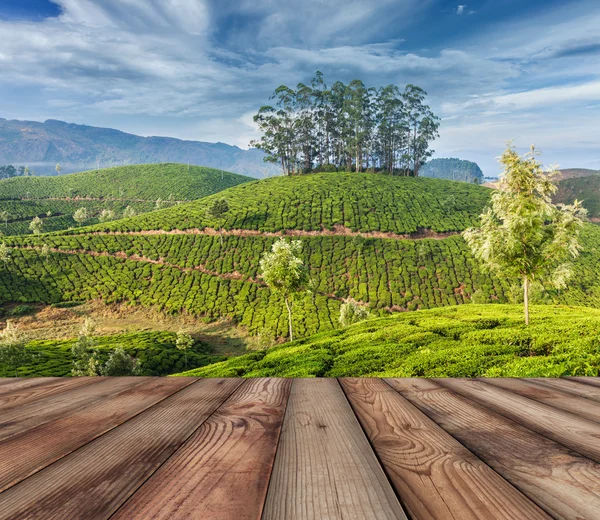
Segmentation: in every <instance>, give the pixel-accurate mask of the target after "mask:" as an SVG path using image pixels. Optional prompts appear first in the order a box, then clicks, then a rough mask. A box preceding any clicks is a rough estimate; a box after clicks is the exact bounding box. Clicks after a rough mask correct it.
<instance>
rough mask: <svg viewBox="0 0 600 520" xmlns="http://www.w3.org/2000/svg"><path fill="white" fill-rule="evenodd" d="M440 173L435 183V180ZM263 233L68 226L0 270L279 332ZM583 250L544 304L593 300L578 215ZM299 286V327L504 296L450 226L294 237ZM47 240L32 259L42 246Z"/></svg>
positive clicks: (50, 291)
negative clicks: (302, 282)
mask: <svg viewBox="0 0 600 520" xmlns="http://www.w3.org/2000/svg"><path fill="white" fill-rule="evenodd" d="M441 182H444V181H441ZM274 240H276V238H275V237H270V236H268V237H263V236H236V235H229V236H225V237H223V246H221V244H220V240H219V237H218V236H215V235H204V234H150V235H146V234H116V235H115V234H85V235H83V234H79V235H71V236H69V235H66V236H65V235H48V236H42V237H13V238H9V239H7V240H6V243H7V245H9V246H10V247H12V248H14V249H13V251H12V253H13V254H12V259H11V261H10V262H9V263H8V264H7V265H6V266H5V267H4V268H3V269H0V294H1V295H2V296H1V297H2V299H4V300H7V301H20V302H40V301H42V302H58V301H63V300H75V301H81V300H90V299H103V300H105V301H107V302H121V301H126V302H132V303H136V304H141V305H146V306H156V307H159V308H161V309H163V310H165V311H168V312H171V313H179V312H182V311H186V312H191V313H194V314H198V315H205V316H212V317H219V316H229V317H232V318H234V319H235V320H236V321H237V322H238V323H239V324H241V325H243V326H245V327H247V328H248V330H249V332H250V333H251V334H262V335H265V336H266V337H273V336H284V335H285V333H286V327H287V323H286V314H285V312H284V305H283V302H282V301H281V299H280V298H279V297H278V296H277V295H276V294H273V293H272V292H271V291H270V290H269V289H268V288H267V287H266V286H265V285H264V284H263V283H262V281H261V280H260V279H259V276H258V275H259V273H258V259H259V258H260V255H261V254H262V253H263V252H264V251H266V250H268V249H269V248H270V246H271V244H272V243H273V241H274ZM583 241H584V244H585V250H584V252H583V254H582V255H581V257H580V258H579V259H578V260H577V264H576V273H575V277H574V281H573V284H572V287H571V288H570V289H569V291H567V292H564V291H563V292H562V293H561V292H556V291H554V292H552V291H550V292H547V293H544V294H542V295H540V296H539V298H540V299H541V301H544V302H546V303H550V302H555V303H557V302H558V303H569V304H572V305H599V304H600V282H599V280H600V277H599V276H598V269H597V266H596V264H597V262H596V260H595V259H596V258H597V254H598V252H599V251H600V230H599V229H598V228H597V227H596V226H592V225H587V226H586V227H585V229H584V232H583ZM302 242H303V253H302V256H303V260H304V262H305V263H306V265H308V266H309V269H310V278H311V283H310V288H311V292H310V293H308V294H306V295H305V296H303V297H301V298H300V299H299V300H297V301H296V302H295V304H294V322H295V327H296V330H297V333H298V334H299V335H302V336H304V335H308V334H312V333H315V332H319V331H323V330H329V329H331V328H335V327H336V326H337V318H338V312H339V307H340V305H341V302H342V301H343V300H344V299H346V298H350V299H353V300H356V301H357V302H360V303H362V304H364V305H366V306H368V307H369V308H370V309H371V312H372V313H373V314H385V313H387V312H389V311H401V310H416V309H427V308H432V307H439V306H445V305H452V304H457V303H458V304H461V303H466V302H469V301H470V300H471V297H472V296H473V295H474V294H475V295H476V296H477V301H479V302H482V301H491V302H494V301H495V302H499V303H505V302H507V301H508V293H509V287H508V285H507V284H506V282H501V281H499V280H497V279H495V278H493V277H490V276H489V275H487V274H483V273H482V272H481V270H480V269H479V267H478V265H477V264H476V262H475V261H474V260H473V259H472V257H471V255H470V253H469V252H468V250H467V247H466V244H465V243H464V241H463V239H462V237H460V236H450V237H448V238H445V239H443V240H434V239H419V240H397V239H380V238H367V239H358V238H356V237H354V236H311V237H304V238H303V239H302ZM44 244H45V245H47V246H48V247H49V248H50V251H51V252H50V254H49V255H48V256H47V257H44V256H43V255H42V254H41V253H42V252H41V249H42V247H43V245H44Z"/></svg>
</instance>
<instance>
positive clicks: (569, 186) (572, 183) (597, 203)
mask: <svg viewBox="0 0 600 520" xmlns="http://www.w3.org/2000/svg"><path fill="white" fill-rule="evenodd" d="M554 199H555V201H556V202H562V203H565V204H570V203H572V202H573V201H574V200H575V199H577V200H582V201H583V206H584V207H585V208H586V209H587V210H588V217H589V218H590V219H592V220H598V219H600V175H589V176H587V177H576V178H572V179H565V180H564V181H560V182H559V183H558V192H557V193H556V196H555V197H554Z"/></svg>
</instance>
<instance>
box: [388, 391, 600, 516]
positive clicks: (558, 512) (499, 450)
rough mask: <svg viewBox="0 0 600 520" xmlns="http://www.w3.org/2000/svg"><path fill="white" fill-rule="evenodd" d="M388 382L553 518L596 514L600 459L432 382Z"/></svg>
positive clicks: (599, 505) (599, 485)
mask: <svg viewBox="0 0 600 520" xmlns="http://www.w3.org/2000/svg"><path fill="white" fill-rule="evenodd" d="M387 381H388V383H389V384H390V385H392V386H393V387H394V388H395V389H396V390H398V391H399V392H401V393H402V395H403V396H404V397H406V398H407V399H408V400H409V401H410V402H411V403H412V404H414V405H415V406H416V407H418V408H419V410H421V411H422V412H423V413H425V414H426V415H427V416H428V417H430V418H431V419H433V420H434V421H435V422H436V423H437V424H439V425H440V426H441V427H442V428H443V429H444V430H445V431H447V432H448V433H449V434H451V435H452V436H453V437H455V438H456V439H457V440H458V441H460V442H461V443H462V444H463V445H464V446H466V447H467V448H469V449H470V450H471V451H472V452H473V453H475V454H476V455H477V456H478V457H479V458H481V459H482V460H484V461H485V462H486V463H487V464H489V465H490V466H491V467H492V468H494V470H496V471H497V472H498V473H499V474H500V475H502V476H503V477H504V478H505V479H507V480H508V481H509V482H511V483H512V484H513V485H514V486H515V487H517V488H518V489H520V490H521V491H522V492H523V493H524V494H525V495H527V496H528V497H529V498H530V499H531V500H533V501H534V502H536V503H537V504H538V505H539V506H540V507H541V508H543V509H544V510H545V511H546V512H547V513H549V514H550V515H552V516H553V517H554V518H564V519H583V518H596V517H597V514H598V511H600V465H598V464H597V463H595V462H593V461H590V460H589V459H587V458H585V457H582V456H581V455H579V454H578V453H575V452H573V451H571V450H569V449H568V448H565V447H564V446H562V445H561V444H557V443H555V442H554V441H551V440H550V439H547V438H546V437H544V436H541V435H539V434H537V433H534V432H532V431H531V430H530V429H528V428H526V427H524V426H521V425H520V424H518V423H515V422H513V421H511V420H509V419H507V418H506V417H504V416H503V415H500V414H498V413H495V412H491V411H490V410H488V409H487V408H485V407H484V406H482V405H480V404H477V403H475V402H472V401H470V400H469V399H467V398H465V397H463V396H461V395H459V394H457V393H455V392H453V391H451V390H449V389H447V388H444V387H442V386H440V385H439V384H437V383H434V382H433V381H431V380H427V379H390V380H387Z"/></svg>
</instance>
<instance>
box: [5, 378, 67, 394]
mask: <svg viewBox="0 0 600 520" xmlns="http://www.w3.org/2000/svg"><path fill="white" fill-rule="evenodd" d="M60 380H63V378H61V377H30V378H26V377H5V378H2V379H0V381H2V386H0V395H4V394H6V393H8V392H13V391H15V390H22V389H24V388H31V387H33V386H38V385H45V384H48V383H51V382H52V381H60Z"/></svg>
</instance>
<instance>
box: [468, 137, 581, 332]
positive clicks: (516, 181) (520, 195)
mask: <svg viewBox="0 0 600 520" xmlns="http://www.w3.org/2000/svg"><path fill="white" fill-rule="evenodd" d="M535 157H536V152H535V149H534V148H533V147H532V148H531V152H530V153H528V154H526V155H525V156H523V157H521V156H519V154H518V153H517V152H516V151H515V149H514V148H513V147H512V146H511V145H510V146H509V147H508V148H507V149H506V150H505V151H504V153H503V154H502V157H501V158H500V162H501V163H502V164H503V165H504V172H503V174H502V176H501V178H500V183H499V188H498V190H496V191H495V192H494V194H493V195H492V198H491V206H490V207H489V208H487V210H486V211H485V212H484V213H483V214H482V215H481V226H480V227H479V228H474V229H468V230H466V231H465V232H464V233H463V236H464V238H465V240H466V241H467V244H468V245H469V246H470V248H471V250H472V251H473V254H474V255H475V258H476V259H477V260H478V261H479V262H481V265H482V267H483V268H484V270H487V271H495V272H497V273H498V274H499V275H501V276H503V277H505V278H508V279H509V280H515V279H518V280H520V282H521V284H522V290H523V304H524V314H525V323H526V324H529V290H530V287H531V283H532V282H534V281H537V282H540V283H544V282H549V283H550V284H551V285H553V286H554V287H556V288H562V287H565V286H566V283H567V281H568V279H569V278H570V276H571V275H572V262H573V260H574V259H575V258H576V257H577V256H578V255H579V252H580V250H581V245H580V243H579V233H580V230H581V228H582V226H583V219H584V217H585V215H586V210H585V209H584V208H583V207H582V206H581V203H580V202H579V201H577V200H576V201H575V202H574V203H573V204H571V205H562V204H559V205H555V204H553V203H552V195H553V194H554V193H555V192H556V189H557V187H556V184H555V183H554V182H553V181H552V179H553V177H554V176H555V174H556V170H551V171H544V169H543V167H542V165H541V164H540V163H539V162H538V161H537V160H536V158H535Z"/></svg>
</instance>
